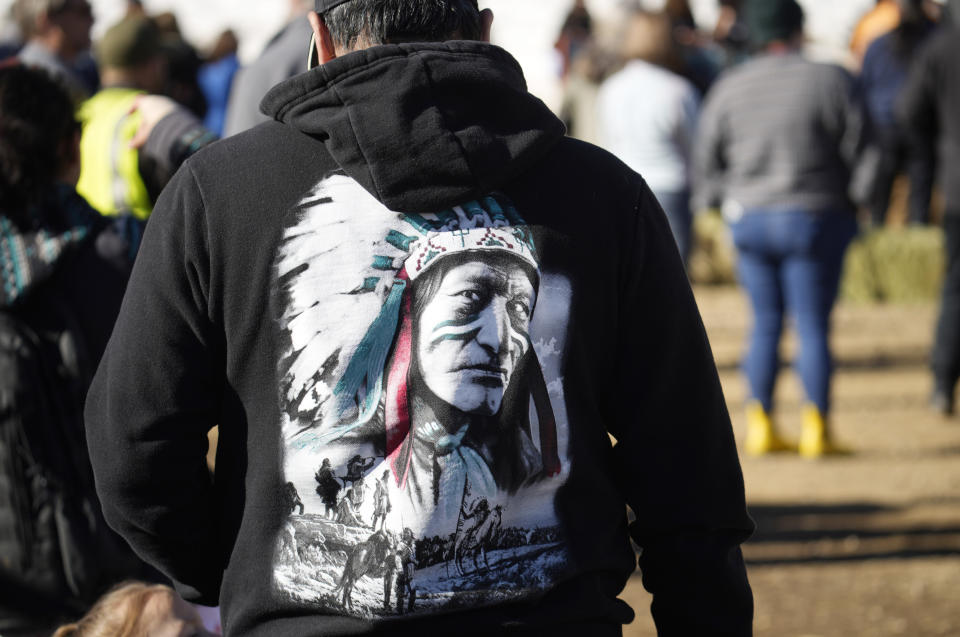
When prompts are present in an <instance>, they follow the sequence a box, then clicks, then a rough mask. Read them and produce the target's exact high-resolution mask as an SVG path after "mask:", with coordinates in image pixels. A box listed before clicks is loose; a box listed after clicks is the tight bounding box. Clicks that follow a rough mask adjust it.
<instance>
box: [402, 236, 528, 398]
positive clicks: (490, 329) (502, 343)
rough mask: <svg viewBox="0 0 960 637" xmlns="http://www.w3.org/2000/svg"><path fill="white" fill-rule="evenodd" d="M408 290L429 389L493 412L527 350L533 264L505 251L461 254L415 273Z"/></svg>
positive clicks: (419, 366)
mask: <svg viewBox="0 0 960 637" xmlns="http://www.w3.org/2000/svg"><path fill="white" fill-rule="evenodd" d="M413 293H414V299H413V316H414V346H415V348H416V351H415V357H416V361H417V372H418V373H419V376H420V378H421V379H422V380H423V382H424V384H425V385H426V387H427V389H429V390H430V392H432V393H433V394H434V395H435V396H437V398H439V399H440V400H442V401H443V402H444V403H446V404H447V405H450V406H451V407H453V408H454V409H456V410H458V411H460V412H463V413H466V414H473V415H481V416H492V415H495V414H496V413H498V412H499V411H500V406H501V404H502V402H503V396H504V394H505V393H506V391H507V387H508V386H509V384H510V379H511V378H512V376H513V374H514V372H515V371H516V369H517V366H518V364H519V362H520V359H521V358H522V357H523V355H524V354H526V353H527V351H528V350H529V349H530V338H529V330H530V319H531V316H532V314H533V308H534V305H535V303H536V298H537V277H536V274H535V273H534V272H533V270H532V268H530V266H529V265H528V264H527V263H526V262H525V261H523V260H522V259H518V258H517V257H515V256H513V255H510V254H508V253H506V252H488V253H484V257H483V259H480V258H478V257H477V255H476V254H471V253H469V252H466V253H461V254H458V255H453V256H449V257H446V258H444V259H441V260H440V262H438V263H437V264H436V265H435V266H433V267H432V268H431V269H430V270H428V271H427V272H426V273H425V274H423V275H422V276H421V277H420V278H418V279H417V281H416V283H415V286H414V292H413Z"/></svg>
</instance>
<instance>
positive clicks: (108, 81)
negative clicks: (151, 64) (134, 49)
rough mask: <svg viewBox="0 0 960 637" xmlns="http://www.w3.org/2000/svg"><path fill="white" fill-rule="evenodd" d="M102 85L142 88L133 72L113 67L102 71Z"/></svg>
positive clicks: (107, 86)
mask: <svg viewBox="0 0 960 637" xmlns="http://www.w3.org/2000/svg"><path fill="white" fill-rule="evenodd" d="M100 85H101V86H103V88H140V86H139V85H138V83H137V81H136V78H135V77H134V76H133V74H131V73H129V72H127V71H124V70H122V69H112V68H105V69H103V70H102V71H100Z"/></svg>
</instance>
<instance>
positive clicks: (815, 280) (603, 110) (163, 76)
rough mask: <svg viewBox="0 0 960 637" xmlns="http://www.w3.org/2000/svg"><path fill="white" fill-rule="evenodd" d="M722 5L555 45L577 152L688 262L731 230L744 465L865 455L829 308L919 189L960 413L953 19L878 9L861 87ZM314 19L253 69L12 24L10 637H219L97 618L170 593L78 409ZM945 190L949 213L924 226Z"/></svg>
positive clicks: (937, 373)
mask: <svg viewBox="0 0 960 637" xmlns="http://www.w3.org/2000/svg"><path fill="white" fill-rule="evenodd" d="M718 3H719V19H718V20H717V23H716V25H715V27H714V28H713V29H712V30H710V31H704V30H702V29H701V28H698V25H697V23H696V22H695V20H694V16H693V13H692V11H691V9H690V6H689V5H688V2H687V0H667V2H666V3H665V5H664V7H663V8H662V10H659V11H655V12H654V11H647V10H643V9H641V8H639V6H628V7H627V8H626V9H625V12H626V13H625V17H624V20H622V21H621V26H622V28H620V29H614V30H611V29H607V30H603V29H601V28H600V26H599V25H598V24H596V22H595V21H594V20H593V19H592V17H591V14H590V12H589V10H588V7H587V6H586V4H585V3H584V1H583V0H576V1H575V2H574V3H573V6H572V7H571V10H570V12H569V15H568V16H567V18H566V20H565V21H564V24H563V27H562V30H561V32H560V34H559V36H558V38H557V40H556V45H555V48H556V52H557V54H558V56H559V57H560V59H561V60H562V64H561V69H562V70H561V73H562V78H561V81H562V82H563V86H564V95H565V98H564V101H563V108H562V116H563V119H564V120H565V122H566V123H567V125H568V129H569V133H570V135H572V136H574V137H578V138H581V139H583V140H585V141H589V142H592V143H596V144H598V145H600V146H603V147H605V148H606V149H608V150H609V151H611V152H612V153H614V154H615V155H616V156H617V157H619V158H620V159H621V160H622V161H623V162H624V163H626V164H627V165H629V166H630V167H631V168H633V169H635V170H636V171H637V172H639V173H640V174H642V175H643V176H644V178H645V179H646V181H647V182H648V184H649V185H650V187H651V189H652V190H653V192H654V193H655V194H656V196H657V198H658V200H659V202H660V204H661V206H662V208H663V211H664V213H665V215H666V218H667V220H668V222H669V224H670V227H671V229H672V231H673V234H674V238H675V240H676V243H677V247H678V250H679V252H680V254H681V256H682V257H683V259H684V260H686V259H687V258H688V257H689V255H690V254H691V251H692V250H693V248H694V233H693V230H692V226H693V219H694V213H695V212H697V213H700V212H701V211H709V210H713V211H719V212H716V213H710V212H704V214H722V215H723V217H724V219H725V220H726V222H727V223H728V224H729V226H730V229H731V232H732V236H733V240H734V243H735V246H736V249H737V252H738V263H739V278H740V282H741V284H742V285H743V286H744V288H745V290H746V291H747V293H748V295H749V297H750V299H751V303H752V307H753V310H754V319H755V320H754V327H753V330H752V334H751V336H750V344H749V348H748V351H747V354H746V356H745V359H744V372H745V374H746V376H747V379H748V384H749V387H750V396H751V399H750V402H749V404H748V405H747V415H748V436H747V439H746V451H747V452H748V453H753V454H765V453H772V452H778V451H796V452H799V453H801V454H802V455H805V456H807V457H819V456H822V455H825V454H837V453H845V452H848V451H849V450H848V449H846V448H845V447H844V445H842V444H840V443H839V442H838V441H837V440H836V439H835V437H834V435H833V432H832V427H831V418H830V403H831V400H830V379H831V374H832V367H833V362H832V357H831V354H830V350H829V319H830V312H831V310H832V308H833V305H834V303H835V300H836V296H837V288H838V284H839V280H840V274H841V269H842V263H843V256H844V252H845V250H846V248H847V247H848V245H849V244H850V242H851V240H852V239H853V237H854V236H855V235H856V233H857V232H858V231H860V230H862V229H864V228H869V227H877V226H882V225H884V224H885V223H887V220H888V212H889V210H890V207H891V203H890V202H891V190H892V188H893V184H894V182H895V180H897V179H898V178H902V177H901V176H903V175H905V176H906V178H907V180H908V181H909V185H910V186H909V188H910V189H909V193H910V194H909V197H908V219H909V222H910V223H914V224H934V223H936V224H940V225H942V227H943V231H944V236H945V246H946V251H947V275H946V283H945V286H944V291H943V298H942V310H941V318H940V322H939V325H938V328H937V333H936V338H935V343H936V344H935V348H934V352H933V355H932V359H933V361H932V367H933V378H934V382H933V391H932V397H931V402H932V405H933V406H934V407H935V408H936V409H937V410H938V411H941V412H943V413H945V414H950V413H952V412H953V409H954V395H955V386H956V384H957V380H958V377H960V333H958V332H960V192H958V188H960V174H958V172H957V171H958V168H957V167H958V166H960V121H958V113H960V103H958V100H960V81H958V77H960V50H958V49H960V34H958V33H957V30H958V29H960V2H957V1H956V0H951V1H950V2H948V3H947V4H946V5H944V4H943V3H937V2H932V1H929V0H878V1H877V3H876V6H875V7H874V8H872V9H871V10H870V11H869V12H868V13H867V14H866V15H864V16H863V18H862V19H861V20H860V22H859V23H858V25H857V26H856V29H855V31H854V33H853V36H852V39H851V42H850V52H851V59H852V60H854V63H853V64H854V66H853V68H842V67H840V66H835V65H831V64H824V63H818V62H813V61H810V60H808V59H807V58H806V57H805V56H804V55H803V48H804V37H803V26H804V14H803V11H802V9H801V8H800V6H799V5H798V4H797V3H796V2H794V0H718ZM628 4H630V3H628ZM312 6H313V3H312V2H304V0H291V3H290V21H289V23H288V24H287V26H285V27H284V28H283V30H282V31H281V32H280V33H278V34H276V36H275V37H274V38H273V39H272V40H271V41H270V42H269V44H268V45H267V47H266V49H265V50H264V51H263V53H262V54H261V56H260V57H259V58H258V59H257V60H256V61H254V62H253V63H251V64H250V65H247V66H244V67H241V64H240V62H239V60H238V57H237V49H238V41H237V38H236V36H235V35H234V34H233V33H232V32H230V31H225V32H224V33H222V34H221V35H220V37H219V38H218V39H217V41H216V43H215V45H214V46H212V47H210V49H209V50H206V51H199V50H197V49H196V48H195V47H194V46H192V45H191V44H190V43H189V42H188V41H187V40H186V39H185V38H184V37H183V35H182V33H181V31H180V29H179V26H178V23H177V19H176V16H175V15H173V14H171V13H164V14H159V15H147V13H146V11H145V10H144V7H143V6H142V5H141V3H140V1H139V0H129V2H128V4H127V9H126V15H125V16H124V17H123V19H122V20H121V21H120V22H118V23H117V24H115V25H113V26H111V27H110V28H109V29H107V30H106V31H105V32H104V35H103V37H102V38H100V39H99V41H98V42H96V43H92V42H91V28H92V26H93V13H92V10H91V6H90V4H89V3H88V1H87V0H16V1H15V2H14V4H13V7H12V10H11V15H10V19H9V20H8V21H5V22H4V28H3V29H2V30H0V36H2V37H3V40H0V268H2V276H3V282H2V283H3V290H2V296H0V306H2V307H0V310H2V316H3V320H2V321H0V345H2V347H0V383H2V384H3V387H2V388H0V403H2V404H0V407H2V409H3V410H4V411H3V416H2V418H3V419H4V420H3V427H4V430H3V431H4V438H3V440H2V441H0V442H2V446H0V474H2V475H0V490H2V493H0V496H2V497H0V542H2V543H3V552H2V553H0V555H2V556H3V560H4V561H3V567H2V568H0V633H2V634H3V635H20V634H22V635H29V634H49V630H50V629H51V628H53V627H54V626H55V624H57V623H60V622H61V621H66V620H68V619H76V618H77V617H80V616H82V615H84V613H86V612H87V611H89V614H87V615H86V617H84V618H83V619H82V620H80V621H78V622H77V623H75V624H70V625H66V626H64V627H63V628H61V630H60V632H58V633H57V634H58V635H94V634H114V635H134V634H147V633H148V632H149V631H148V630H147V629H144V628H143V627H144V626H145V625H147V624H149V625H153V624H150V622H160V623H158V624H157V625H161V624H162V622H174V623H176V622H180V624H178V625H189V626H196V627H197V631H198V632H196V633H191V634H203V633H202V631H203V630H204V629H203V628H202V626H201V625H200V620H199V618H198V617H197V616H196V611H195V610H194V609H192V608H190V607H185V606H184V605H183V603H182V601H180V600H178V599H177V598H176V597H175V594H174V593H173V592H172V591H171V590H170V589H167V588H165V587H163V586H159V585H156V586H155V585H152V584H151V585H147V584H127V585H125V586H123V587H121V588H118V589H115V590H114V591H113V592H112V593H109V594H108V595H107V596H106V597H104V598H103V599H101V601H100V602H99V603H97V604H96V606H93V604H94V603H95V602H96V600H97V599H98V598H99V597H100V596H101V595H102V594H103V593H104V592H105V591H107V590H108V589H110V588H111V587H114V586H116V585H117V583H118V582H121V581H123V580H128V579H135V580H140V581H146V582H159V581H161V580H162V578H161V576H160V575H159V574H157V573H155V572H152V571H151V570H150V569H149V568H147V567H145V566H144V565H143V564H141V563H139V561H138V560H137V558H136V557H135V556H133V555H132V554H129V553H128V552H126V550H125V549H124V548H123V547H122V545H121V544H120V543H119V541H118V540H117V539H116V538H115V537H114V536H112V534H111V532H110V531H109V530H108V529H107V528H106V526H105V524H104V522H103V520H102V517H101V516H100V515H99V513H98V511H99V507H98V505H97V504H96V499H95V495H94V494H93V487H92V477H91V475H90V469H89V463H88V461H87V460H86V458H85V455H84V454H85V448H84V442H83V437H82V434H80V433H79V432H82V422H80V420H79V419H80V416H79V414H80V413H81V411H82V409H80V408H79V406H82V401H83V396H84V394H85V391H86V387H87V384H88V383H89V380H90V376H91V374H92V370H93V369H95V367H96V363H97V361H98V360H99V358H100V356H101V355H102V353H103V349H104V347H105V346H106V341H107V338H108V337H109V334H110V330H111V327H112V324H113V320H114V319H115V317H116V314H117V312H118V311H119V306H120V302H121V299H122V296H123V291H124V288H125V285H126V280H127V277H128V276H129V273H130V271H131V268H132V267H133V263H134V261H135V257H136V253H137V248H138V245H139V241H140V237H141V235H142V233H143V230H144V228H145V226H146V224H147V223H148V219H149V217H150V214H151V212H152V209H153V205H154V203H155V202H156V200H157V198H158V197H159V196H160V193H161V192H162V190H163V187H164V185H165V184H166V183H167V181H168V180H169V179H170V178H171V176H172V175H173V173H174V172H175V171H176V170H177V168H178V167H179V166H180V165H181V164H182V163H183V161H185V160H186V158H187V157H189V156H190V155H192V154H193V153H195V152H197V151H198V150H200V149H201V148H203V147H205V146H206V145H208V144H210V143H213V142H214V141H215V140H216V139H218V138H220V137H223V136H227V135H232V134H236V133H238V132H241V131H243V130H246V129H248V128H250V127H252V126H254V125H256V124H258V123H260V122H261V121H263V120H265V119H266V118H265V116H263V115H262V114H260V113H259V110H258V105H259V102H260V99H261V98H262V97H263V95H264V94H265V93H266V92H267V91H268V90H269V89H270V88H271V87H272V86H274V85H275V84H277V83H278V82H280V81H282V80H283V79H286V78H288V77H291V76H293V75H295V74H297V73H299V72H301V71H303V70H305V68H306V52H307V43H308V41H309V39H310V33H311V32H310V27H309V25H308V23H307V21H306V20H305V19H303V15H304V14H305V12H306V11H307V10H308V9H310V8H311V7H312ZM11 26H14V27H15V28H12V29H11V28H9V27H11ZM611 31H616V33H615V35H614V34H612V33H611ZM935 190H939V191H940V192H942V195H943V198H944V201H945V206H944V212H943V213H942V214H932V212H931V211H932V210H933V207H932V206H931V201H932V194H933V192H934V191H935ZM788 316H789V317H792V319H793V321H794V324H795V326H796V329H797V331H798V334H799V337H800V343H801V348H800V353H799V357H798V360H797V367H798V371H799V376H800V377H801V380H802V383H803V388H804V391H805V395H806V399H807V407H806V408H805V410H804V414H803V423H802V428H801V438H800V440H798V441H791V440H786V439H784V438H783V436H782V435H781V433H780V432H779V430H778V428H777V426H776V422H775V421H776V416H775V403H774V396H773V388H774V385H775V381H776V376H777V373H778V370H779V368H780V360H779V341H780V337H781V333H782V331H783V328H784V323H785V319H786V317H788ZM67 334H69V335H72V336H73V340H71V341H70V347H71V348H72V349H70V352H72V354H71V355H69V356H68V355H66V354H64V352H65V351H67V350H66V349H64V345H63V342H64V338H63V337H64V335H67ZM51 339H52V340H51ZM51 343H54V344H55V346H54V345H51ZM45 347H46V348H48V349H49V348H50V347H53V348H54V349H56V354H54V356H59V357H60V358H58V359H57V361H59V363H63V362H64V361H67V362H70V363H72V364H69V365H68V364H63V365H60V366H59V367H58V368H57V373H56V374H53V375H51V374H46V375H40V373H39V372H30V373H31V374H35V375H30V376H25V374H26V372H24V371H23V370H24V369H26V368H27V367H28V366H29V365H34V367H36V366H37V361H39V360H41V359H42V358H43V357H44V356H48V354H47V353H44V352H43V348H45ZM67 349H69V348H67ZM67 359H69V360H67ZM61 367H62V368H63V369H60V368H61ZM30 369H33V368H30ZM64 369H65V370H66V372H64V371H63V370H64ZM24 387H31V388H32V391H33V394H34V395H33V396H32V397H31V398H30V400H43V401H49V400H50V399H51V397H56V402H57V404H58V405H59V406H58V410H57V412H56V413H57V415H56V416H55V417H54V420H56V421H57V427H55V428H53V430H49V429H50V427H49V425H45V426H46V427H47V429H48V431H44V433H43V435H42V436H41V435H39V434H38V433H37V431H36V430H39V429H41V428H42V427H43V426H44V425H39V424H38V425H37V427H36V430H31V427H30V426H29V425H30V424H31V422H30V420H29V419H30V418H37V416H36V409H34V407H35V405H27V404H26V401H27V400H28V399H27V398H24V396H25V395H26V394H27V393H29V392H27V391H26V390H25V389H24ZM39 387H42V390H38V389H37V388H39ZM38 395H39V398H38ZM31 409H33V411H31ZM11 414H13V415H11ZM14 416H16V418H14ZM14 421H16V422H14ZM47 422H48V423H49V422H50V421H49V419H48V421H47ZM53 448H56V449H55V451H54V450H53ZM38 473H43V477H44V480H42V481H38V480H35V479H34V477H35V476H36V475H38ZM31 498H32V500H31ZM41 518H42V520H41ZM24 520H28V521H30V522H31V524H25V523H24ZM28 527H29V528H28ZM78 529H80V530H78ZM91 561H92V562H93V564H91ZM91 607H92V610H90V609H91ZM104 626H107V627H108V628H103V627H104ZM44 631H47V632H46V633H45V632H44ZM97 631H100V632H97ZM137 631H140V632H137Z"/></svg>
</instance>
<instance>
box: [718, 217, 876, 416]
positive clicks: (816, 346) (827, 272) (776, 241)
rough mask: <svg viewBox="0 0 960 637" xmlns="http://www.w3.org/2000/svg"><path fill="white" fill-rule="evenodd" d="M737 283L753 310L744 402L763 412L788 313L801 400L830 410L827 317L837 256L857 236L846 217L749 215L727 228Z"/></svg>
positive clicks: (769, 402)
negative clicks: (794, 331)
mask: <svg viewBox="0 0 960 637" xmlns="http://www.w3.org/2000/svg"><path fill="white" fill-rule="evenodd" d="M731 229H732V231H733V241H734V244H735V245H736V247H737V252H738V255H739V270H740V283H741V284H742V285H743V286H744V288H746V291H747V294H748V295H749V297H750V301H751V303H752V305H753V318H754V323H753V331H752V332H751V334H750V349H749V351H748V352H747V356H746V358H745V359H744V362H743V369H744V372H745V374H746V376H747V380H748V382H749V384H750V393H751V397H752V398H753V399H755V400H758V401H759V402H760V403H761V404H762V405H763V407H764V409H766V410H767V411H768V412H769V411H771V410H772V409H773V389H774V385H775V384H776V380H777V372H778V371H779V367H780V353H779V350H780V335H781V333H782V332H783V317H784V312H785V310H789V312H790V314H791V317H792V318H793V320H794V322H795V324H796V329H797V333H798V335H799V337H800V352H799V356H798V357H797V361H796V367H797V371H798V373H799V375H800V380H801V381H802V383H803V388H804V391H805V393H806V396H807V400H809V401H810V402H811V403H813V404H814V405H816V406H817V407H818V408H819V409H820V411H821V413H823V414H826V413H828V412H829V410H830V376H831V374H832V372H833V360H832V357H831V355H830V345H829V329H830V312H831V311H832V309H833V305H834V302H835V301H836V298H837V289H838V288H839V285H840V273H841V270H842V268H843V255H844V253H845V252H846V249H847V246H848V245H850V241H851V240H852V239H853V237H854V235H855V234H856V231H857V224H856V220H855V219H854V216H853V214H852V213H847V212H841V211H824V212H820V213H812V212H807V211H803V210H788V211H769V210H751V211H747V213H746V214H744V215H743V217H742V218H741V219H740V220H739V221H737V222H735V223H734V224H732V227H731Z"/></svg>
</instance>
